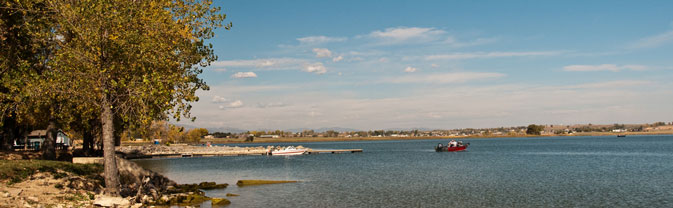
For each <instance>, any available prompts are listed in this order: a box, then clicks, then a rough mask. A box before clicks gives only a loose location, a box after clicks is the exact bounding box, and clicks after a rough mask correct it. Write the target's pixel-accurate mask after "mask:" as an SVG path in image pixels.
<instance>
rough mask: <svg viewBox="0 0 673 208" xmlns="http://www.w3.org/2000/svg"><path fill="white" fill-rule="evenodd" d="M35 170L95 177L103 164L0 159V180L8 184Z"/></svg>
mask: <svg viewBox="0 0 673 208" xmlns="http://www.w3.org/2000/svg"><path fill="white" fill-rule="evenodd" d="M37 171H40V172H49V173H52V174H54V176H55V177H58V178H60V177H64V176H65V175H64V174H63V173H61V172H60V171H62V172H66V173H71V174H74V175H78V176H86V177H92V178H95V177H98V174H99V173H102V172H103V165H100V164H73V163H69V162H61V161H50V160H0V181H5V180H8V183H9V184H13V183H19V182H21V181H23V180H25V179H26V178H28V176H31V175H33V174H34V173H36V172H37Z"/></svg>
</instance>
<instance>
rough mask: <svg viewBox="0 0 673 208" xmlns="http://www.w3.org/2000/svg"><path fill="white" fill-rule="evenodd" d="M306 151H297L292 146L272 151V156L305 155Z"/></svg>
mask: <svg viewBox="0 0 673 208" xmlns="http://www.w3.org/2000/svg"><path fill="white" fill-rule="evenodd" d="M306 151H307V150H306V149H297V148H295V147H291V146H290V147H286V148H285V149H281V150H273V151H271V155H303V154H304V153H306Z"/></svg>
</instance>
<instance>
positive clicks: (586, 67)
mask: <svg viewBox="0 0 673 208" xmlns="http://www.w3.org/2000/svg"><path fill="white" fill-rule="evenodd" d="M646 69H647V66H643V65H622V66H618V65H615V64H601V65H569V66H564V67H563V70H564V71H613V72H617V71H620V70H635V71H641V70H646Z"/></svg>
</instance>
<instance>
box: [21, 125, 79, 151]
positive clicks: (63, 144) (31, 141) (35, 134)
mask: <svg viewBox="0 0 673 208" xmlns="http://www.w3.org/2000/svg"><path fill="white" fill-rule="evenodd" d="M46 138H47V130H35V131H32V132H30V134H28V135H27V140H28V144H27V145H28V146H27V149H32V150H39V149H40V148H41V147H42V143H44V140H45V139H46ZM70 146H72V140H71V139H70V137H68V135H67V134H65V132H63V131H62V130H60V129H59V130H58V133H56V148H57V149H66V148H68V147H70ZM25 147H26V144H25V139H17V140H16V141H14V149H24V148H25Z"/></svg>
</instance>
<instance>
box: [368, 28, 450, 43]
mask: <svg viewBox="0 0 673 208" xmlns="http://www.w3.org/2000/svg"><path fill="white" fill-rule="evenodd" d="M444 34H446V31H444V30H438V29H435V28H424V27H391V28H386V29H385V30H383V31H380V30H377V31H374V32H371V33H369V35H368V36H369V37H372V38H377V39H381V40H384V41H386V42H387V43H402V42H427V41H433V40H437V39H439V38H440V36H442V35H444Z"/></svg>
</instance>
